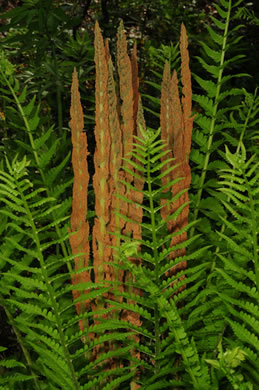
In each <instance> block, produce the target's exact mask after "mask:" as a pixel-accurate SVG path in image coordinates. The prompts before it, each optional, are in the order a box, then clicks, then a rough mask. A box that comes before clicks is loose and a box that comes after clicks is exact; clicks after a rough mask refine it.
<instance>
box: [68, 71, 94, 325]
mask: <svg viewBox="0 0 259 390" xmlns="http://www.w3.org/2000/svg"><path fill="white" fill-rule="evenodd" d="M70 116H71V121H70V127H71V133H72V144H73V152H72V164H73V171H74V183H73V202H72V215H71V231H72V232H76V233H75V234H74V235H73V236H71V237H69V242H70V245H71V248H72V253H73V254H77V253H80V252H82V253H85V254H84V255H81V256H78V257H76V258H75V269H76V270H80V269H81V268H84V267H87V266H88V265H89V223H88V222H87V221H86V215H87V196H86V195H87V190H88V183H89V174H88V166H87V156H88V154H89V153H88V151H87V138H86V134H85V133H83V129H84V117H83V110H82V105H81V102H80V93H79V90H78V78H77V72H76V69H75V68H74V72H73V79H72V87H71V108H70ZM90 280H91V279H90V273H89V271H83V272H81V273H80V274H78V275H75V276H74V277H73V278H72V283H73V284H74V285H76V284H77V283H83V282H90ZM78 296H79V292H77V291H74V298H77V297H78ZM88 304H89V302H85V305H86V307H87V306H88ZM76 309H77V313H78V314H80V313H81V312H82V311H83V307H82V304H81V305H80V304H79V303H78V304H77V305H76ZM80 328H81V330H83V324H82V322H80Z"/></svg>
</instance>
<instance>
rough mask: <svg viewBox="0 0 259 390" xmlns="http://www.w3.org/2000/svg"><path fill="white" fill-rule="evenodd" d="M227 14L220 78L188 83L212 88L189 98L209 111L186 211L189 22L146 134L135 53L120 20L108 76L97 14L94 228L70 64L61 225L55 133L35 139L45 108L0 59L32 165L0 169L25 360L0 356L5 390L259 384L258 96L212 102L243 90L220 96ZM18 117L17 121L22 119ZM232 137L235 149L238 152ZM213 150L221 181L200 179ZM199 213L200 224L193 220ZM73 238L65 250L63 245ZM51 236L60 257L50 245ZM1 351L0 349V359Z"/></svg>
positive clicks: (8, 269)
mask: <svg viewBox="0 0 259 390" xmlns="http://www.w3.org/2000/svg"><path fill="white" fill-rule="evenodd" d="M238 4H239V2H237V3H235V6H237V5H238ZM231 9H232V2H231V1H229V2H226V1H225V0H220V6H218V5H217V10H218V13H219V15H220V16H221V17H222V18H223V19H224V20H225V21H224V23H223V22H220V21H219V20H215V21H214V22H215V25H216V26H217V27H218V28H219V29H221V30H222V31H223V27H224V36H222V37H220V36H219V35H217V34H216V32H215V31H213V30H211V29H210V28H209V32H210V35H211V37H212V40H213V42H214V44H215V45H221V49H220V50H218V51H217V50H216V49H215V50H214V48H213V49H212V48H210V47H209V46H208V45H207V44H204V45H205V46H204V51H205V53H206V54H207V55H209V56H211V57H213V60H214V61H215V64H214V65H213V66H212V67H211V64H207V63H206V62H205V60H203V59H202V58H200V62H201V63H202V64H203V65H204V67H205V68H206V69H207V70H208V71H209V72H210V73H211V74H212V75H213V77H214V78H215V79H216V80H217V81H216V83H214V82H213V81H211V82H205V81H204V80H202V79H201V78H199V77H198V78H197V77H196V79H197V81H198V82H199V83H200V85H201V86H202V87H203V88H205V90H206V92H207V93H208V95H209V97H208V98H207V97H206V98H205V97H201V96H198V97H197V96H195V99H196V101H197V102H198V103H199V104H200V105H201V106H202V107H203V108H204V110H205V115H204V116H202V115H200V116H198V117H197V122H196V123H198V124H199V125H200V129H201V130H200V131H198V130H197V129H195V130H194V141H195V143H197V144H199V143H200V144H201V152H200V154H201V156H200V157H198V158H197V159H196V158H195V156H196V155H197V153H196V151H197V149H196V151H194V152H193V153H192V154H191V159H192V163H195V162H198V167H195V166H194V169H193V171H194V174H193V184H194V190H193V193H194V195H193V196H192V198H191V200H194V201H195V205H196V206H195V207H196V208H195V209H194V213H193V214H191V216H189V203H190V202H189V198H188V189H189V186H190V181H191V172H190V166H189V153H190V146H191V136H192V122H193V117H192V98H191V96H192V88H191V78H190V70H189V66H188V64H189V56H188V50H187V47H188V42H187V35H186V31H185V28H184V26H183V25H182V31H181V41H180V52H181V62H182V63H181V88H180V90H181V92H182V93H181V96H182V97H181V98H180V95H179V90H178V80H177V74H176V72H175V71H174V72H173V75H172V77H171V72H170V67H169V64H168V63H166V64H165V67H164V74H163V80H162V87H161V91H162V96H161V115H160V118H161V128H159V129H158V130H157V131H155V132H154V130H153V129H151V128H148V127H146V124H145V120H144V115H143V107H142V103H141V97H140V95H139V92H138V83H139V81H138V69H137V62H136V45H134V48H133V52H132V55H131V57H129V56H128V53H127V43H126V37H125V34H124V29H123V24H122V23H121V25H120V27H119V29H118V44H117V57H116V68H117V71H118V76H117V81H118V82H117V85H115V82H114V73H113V70H114V67H113V64H112V60H111V55H110V52H109V45H108V42H107V41H106V42H104V41H103V39H102V35H101V31H100V29H99V26H98V23H96V26H95V63H96V73H97V74H96V118H95V122H96V127H95V137H96V151H95V156H94V164H95V175H94V177H93V187H94V191H95V211H93V210H91V211H90V213H91V215H94V216H95V220H94V224H93V230H92V236H91V235H90V224H89V210H88V202H87V200H88V199H87V195H88V194H87V192H88V183H89V174H88V166H87V155H88V150H87V138H86V134H85V133H84V117H83V111H82V106H81V103H80V94H79V85H78V84H79V83H78V78H77V72H76V70H74V73H73V81H72V88H71V95H72V96H71V111H70V112H71V122H70V126H71V133H72V144H73V154H72V164H73V169H74V183H73V200H72V215H71V227H70V230H69V231H68V223H67V219H68V218H69V217H68V216H67V215H66V211H67V210H68V209H69V207H70V205H71V199H68V200H65V201H63V202H62V200H61V201H59V196H60V194H61V192H62V191H64V189H65V188H66V187H67V186H68V185H69V184H68V183H69V181H68V182H66V183H65V182H62V181H61V183H62V184H61V185H60V186H59V185H58V186H57V187H56V186H55V184H56V183H55V181H56V178H57V177H58V173H60V172H62V170H64V167H65V165H66V161H67V159H68V158H65V159H63V160H62V162H60V163H59V164H58V165H57V166H55V167H53V169H51V170H49V168H50V165H49V161H50V159H52V158H53V157H54V155H55V148H56V147H57V143H58V140H57V139H56V137H55V136H54V135H53V134H52V129H51V128H50V129H48V130H47V132H46V133H44V134H41V135H40V137H36V134H35V130H36V128H38V125H39V123H40V121H39V115H38V114H39V108H37V107H35V101H34V99H32V100H31V101H29V102H27V101H26V89H25V90H23V91H22V92H21V94H20V95H19V85H18V84H17V82H16V81H15V78H14V77H13V69H11V67H10V64H8V63H6V62H5V60H4V59H3V57H2V64H3V65H4V67H3V68H2V69H4V71H2V73H1V74H2V82H3V84H4V85H5V86H8V88H9V91H10V94H9V97H10V96H12V97H13V99H14V101H15V102H16V107H17V109H18V112H19V113H20V115H21V117H22V119H23V122H22V126H21V127H22V128H25V130H26V132H25V134H26V137H27V136H28V139H29V141H30V146H29V145H27V143H28V142H27V138H26V137H24V139H23V140H21V139H19V142H18V145H19V147H20V149H19V152H20V153H21V152H22V153H23V154H24V151H25V150H26V152H28V155H29V159H30V160H31V161H29V160H28V158H27V157H26V156H24V157H23V158H22V159H21V160H19V157H18V155H16V156H13V155H12V156H11V158H10V157H9V158H7V156H4V158H3V159H2V160H1V164H0V202H1V209H0V214H1V217H2V221H3V223H2V224H1V226H0V232H1V235H2V236H3V239H2V242H1V247H0V260H1V262H0V270H1V279H0V304H1V306H2V307H3V308H4V311H5V314H6V317H7V318H8V322H9V325H10V326H11V327H12V329H13V332H14V334H15V337H16V340H17V342H18V345H19V351H20V355H19V358H17V357H16V356H15V357H14V358H12V357H11V358H9V359H5V358H3V359H2V361H1V363H0V365H1V366H2V367H3V369H2V371H1V373H2V376H1V378H0V389H2V390H5V389H7V388H8V389H10V388H11V389H15V390H16V389H18V390H20V389H21V390H23V389H28V390H30V389H37V390H45V389H52V390H58V389H62V390H63V389H65V390H66V389H71V390H72V389H77V390H79V389H80V390H86V389H89V390H103V389H104V390H111V389H120V390H124V389H125V390H128V389H131V390H136V389H139V388H140V389H145V390H152V389H162V388H163V389H168V390H169V389H170V390H171V389H172V388H185V389H197V390H198V389H200V390H202V389H204V390H205V389H206V390H207V389H212V390H220V389H222V388H224V389H226V390H231V389H233V388H234V389H242V390H251V389H253V388H256V387H258V384H259V380H258V374H257V371H258V370H257V369H258V366H259V362H258V348H259V346H258V280H259V278H258V243H257V230H258V225H257V219H258V189H257V182H258V173H257V168H258V162H257V160H256V158H257V156H256V155H254V152H255V150H256V148H255V145H254V142H253V141H254V139H255V140H256V137H257V133H256V129H254V127H255V126H256V124H257V119H256V113H257V112H258V101H257V98H256V95H255V96H254V97H253V98H252V97H251V95H248V94H247V93H245V95H246V99H245V101H244V104H243V106H242V107H241V105H240V106H238V107H236V108H235V112H234V113H231V114H230V115H229V117H228V116H227V115H228V110H229V109H230V108H229V107H227V108H223V107H220V106H219V104H221V103H222V102H223V99H224V98H225V97H227V96H232V95H233V94H234V95H236V94H239V93H241V92H242V91H240V90H225V91H223V92H222V90H221V88H222V85H224V83H225V82H227V80H229V78H225V79H224V77H223V76H222V71H223V68H224V67H225V66H226V65H227V61H225V58H224V55H225V52H226V51H227V39H228V36H227V32H228V26H229V22H230V20H231V17H230V12H231ZM216 76H217V77H216ZM116 88H117V89H116ZM242 93H243V92H242ZM6 100H7V102H8V104H9V103H10V100H9V99H8V98H7V99H6ZM25 101H26V103H27V104H25ZM10 111H11V109H10ZM10 111H9V112H10ZM12 111H15V110H13V109H12ZM236 113H238V115H236ZM235 115H236V116H235ZM14 122H15V123H18V122H17V113H16V112H15V121H14ZM226 126H229V128H230V129H234V128H236V131H237V133H238V135H239V141H238V140H237V139H236V138H235V133H231V132H230V131H229V132H228V133H227V135H226V136H225V137H223V136H221V133H220V130H222V129H225V127H226ZM248 128H249V129H250V130H251V132H250V131H249V132H248V131H246V130H247V129H248ZM214 135H215V137H214ZM159 136H160V137H161V139H158V137H159ZM216 138H217V141H218V142H217V143H215V144H214V143H213V142H212V141H213V140H214V141H215V139H216ZM252 138H253V139H252ZM226 141H227V142H229V143H230V145H231V146H228V147H226V152H225V153H223V151H222V150H221V149H220V146H221V145H223V143H225V142H226ZM26 142H27V143H26ZM52 142H53V143H54V146H53V145H51V144H52ZM245 144H246V145H248V147H247V148H246V147H245V146H244V145H245ZM233 146H235V147H237V151H236V153H233V154H232V153H231V152H230V151H229V149H231V148H232V147H233ZM213 148H214V149H215V150H214V149H213ZM217 148H218V154H219V155H220V156H221V157H222V159H224V161H220V162H219V161H218V160H216V161H215V164H214V168H217V167H219V168H222V169H223V170H222V171H220V172H219V175H221V179H220V181H218V177H217V176H216V175H215V177H214V176H213V178H212V179H211V180H212V181H210V182H209V180H208V176H207V172H208V170H209V168H212V167H213V161H211V166H210V165H209V161H210V159H211V158H214V156H215V155H216V153H215V154H214V151H215V152H216V149H217ZM230 165H231V166H230ZM200 169H202V170H203V171H202V174H201V175H200V177H197V173H198V172H199V170H200ZM35 170H36V171H38V172H35ZM197 179H198V180H199V183H200V186H199V188H197V182H198V181H197ZM215 187H216V188H217V189H218V190H219V191H214V188H215ZM205 191H206V192H205ZM206 193H207V194H209V195H210V196H211V198H208V197H206ZM212 196H213V198H212ZM212 202H215V205H216V212H218V211H219V213H218V215H217V218H216V216H215V210H214V209H213V207H212ZM201 209H202V212H203V215H204V216H205V217H204V216H203V217H202V219H201V220H199V219H198V216H199V213H200V211H201ZM195 210H198V211H196V212H195ZM87 216H88V218H87V219H88V220H86V217H87ZM59 224H61V228H59ZM201 224H202V226H201ZM206 226H209V229H207V230H208V232H207V231H206ZM196 229H197V231H198V230H199V231H200V234H196V233H195V231H196ZM201 233H202V234H201ZM244 238H245V239H244ZM68 241H69V243H70V245H71V250H70V249H68V250H67V249H66V245H67V244H68ZM91 241H92V251H91V250H90V242H91ZM205 243H206V244H205ZM59 245H61V248H62V251H63V253H62V254H61V253H60V252H59V251H56V248H57V246H59ZM74 264H75V265H74ZM5 352H6V351H5V348H3V347H2V348H0V353H1V354H2V357H5V355H4V354H5Z"/></svg>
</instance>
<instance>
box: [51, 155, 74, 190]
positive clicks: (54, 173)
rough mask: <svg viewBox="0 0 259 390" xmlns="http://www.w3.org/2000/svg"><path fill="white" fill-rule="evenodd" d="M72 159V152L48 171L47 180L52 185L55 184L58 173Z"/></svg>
mask: <svg viewBox="0 0 259 390" xmlns="http://www.w3.org/2000/svg"><path fill="white" fill-rule="evenodd" d="M69 159H70V153H68V154H67V155H66V156H65V158H64V159H63V160H62V161H61V162H60V163H59V164H58V165H57V166H55V167H53V168H51V169H50V170H49V171H47V173H46V180H47V182H48V183H49V185H50V186H52V185H53V183H54V182H55V180H56V179H57V177H58V175H59V174H60V173H61V172H62V171H63V170H64V168H65V166H66V165H67V163H68V161H69Z"/></svg>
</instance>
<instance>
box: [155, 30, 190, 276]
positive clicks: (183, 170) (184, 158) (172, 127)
mask: <svg viewBox="0 0 259 390" xmlns="http://www.w3.org/2000/svg"><path fill="white" fill-rule="evenodd" d="M180 53H181V83H182V99H181V100H180V96H179V88H178V78H177V73H176V71H175V70H174V72H173V75H172V78H171V79H170V70H169V66H168V64H165V70H164V76H163V82H162V97H161V134H162V137H163V139H165V140H166V141H168V142H169V147H172V155H173V157H174V159H175V160H174V162H173V164H174V165H175V168H174V169H173V170H172V171H171V173H170V175H168V178H167V180H165V179H164V183H166V182H169V181H170V180H174V179H178V178H183V179H182V180H180V181H178V182H177V183H175V184H174V185H172V187H171V192H172V196H175V195H177V194H179V193H180V192H181V191H183V190H185V189H187V190H188V188H189V187H190V183H191V170H190V166H189V154H190V147H191V137H192V127H193V117H191V114H192V87H191V72H190V68H189V53H188V40H187V34H186V29H185V27H184V25H183V24H182V26H181V37H180ZM162 98H163V99H162ZM170 107H171V108H170ZM168 121H169V123H168ZM168 131H171V134H170V135H169V134H168ZM165 148H166V147H165ZM188 202H189V197H188V191H185V192H184V193H183V194H181V195H180V196H179V198H178V199H177V200H175V201H174V202H173V203H171V204H170V206H169V207H164V210H163V212H161V216H162V218H164V219H165V218H166V217H167V216H169V215H172V214H173V213H174V212H176V211H177V210H178V209H179V207H181V206H182V205H183V204H184V203H187V204H186V205H185V206H184V208H183V210H182V211H181V213H180V214H179V215H178V216H177V217H176V219H174V220H172V221H169V222H168V231H169V232H170V233H172V232H174V233H177V232H178V231H180V230H181V229H183V228H184V227H185V226H187V224H188V215H189V205H188ZM162 203H165V201H163V199H162ZM169 209H170V210H169ZM186 240H187V232H183V233H181V234H176V235H175V236H174V237H173V238H172V240H171V242H170V247H174V246H176V245H177V244H180V243H182V242H184V241H186ZM184 255H185V248H182V249H178V250H175V251H173V252H172V253H171V254H170V256H169V259H170V260H171V259H177V258H180V257H182V256H184ZM186 267H187V262H186V261H181V262H180V263H178V264H177V265H176V266H174V267H172V269H171V270H170V271H169V272H168V273H167V276H171V275H174V274H176V273H177V272H179V271H181V270H183V269H185V268H186Z"/></svg>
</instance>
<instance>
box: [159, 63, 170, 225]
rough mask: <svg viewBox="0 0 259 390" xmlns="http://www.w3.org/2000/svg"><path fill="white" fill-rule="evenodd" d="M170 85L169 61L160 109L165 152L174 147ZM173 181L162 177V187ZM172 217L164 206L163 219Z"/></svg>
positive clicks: (162, 202)
mask: <svg viewBox="0 0 259 390" xmlns="http://www.w3.org/2000/svg"><path fill="white" fill-rule="evenodd" d="M170 84H171V74H170V66H169V63H168V61H166V62H165V66H164V72H163V78H162V86H161V108H160V126H161V139H162V140H164V141H166V144H165V145H164V148H163V151H165V150H167V149H170V148H172V145H173V139H172V138H173V132H172V130H173V129H172V102H171V92H170ZM172 157H173V154H172V151H171V150H170V152H169V153H167V154H166V155H165V156H163V157H162V158H161V161H162V162H163V161H166V160H167V159H169V158H172ZM171 164H172V162H170V163H167V164H165V165H164V166H163V167H162V168H161V173H163V172H165V171H166V170H167V169H168V168H169V167H170V166H171ZM171 180H172V173H170V174H168V175H166V176H164V177H162V179H161V182H162V186H165V185H166V184H167V183H169V182H170V181H171ZM167 191H169V188H166V189H165V190H163V192H167ZM166 203H167V199H161V205H165V204H166ZM169 215H170V206H168V205H167V206H166V205H165V206H163V207H162V209H161V217H162V218H163V219H164V220H165V219H166V218H167V217H168V216H169Z"/></svg>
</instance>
